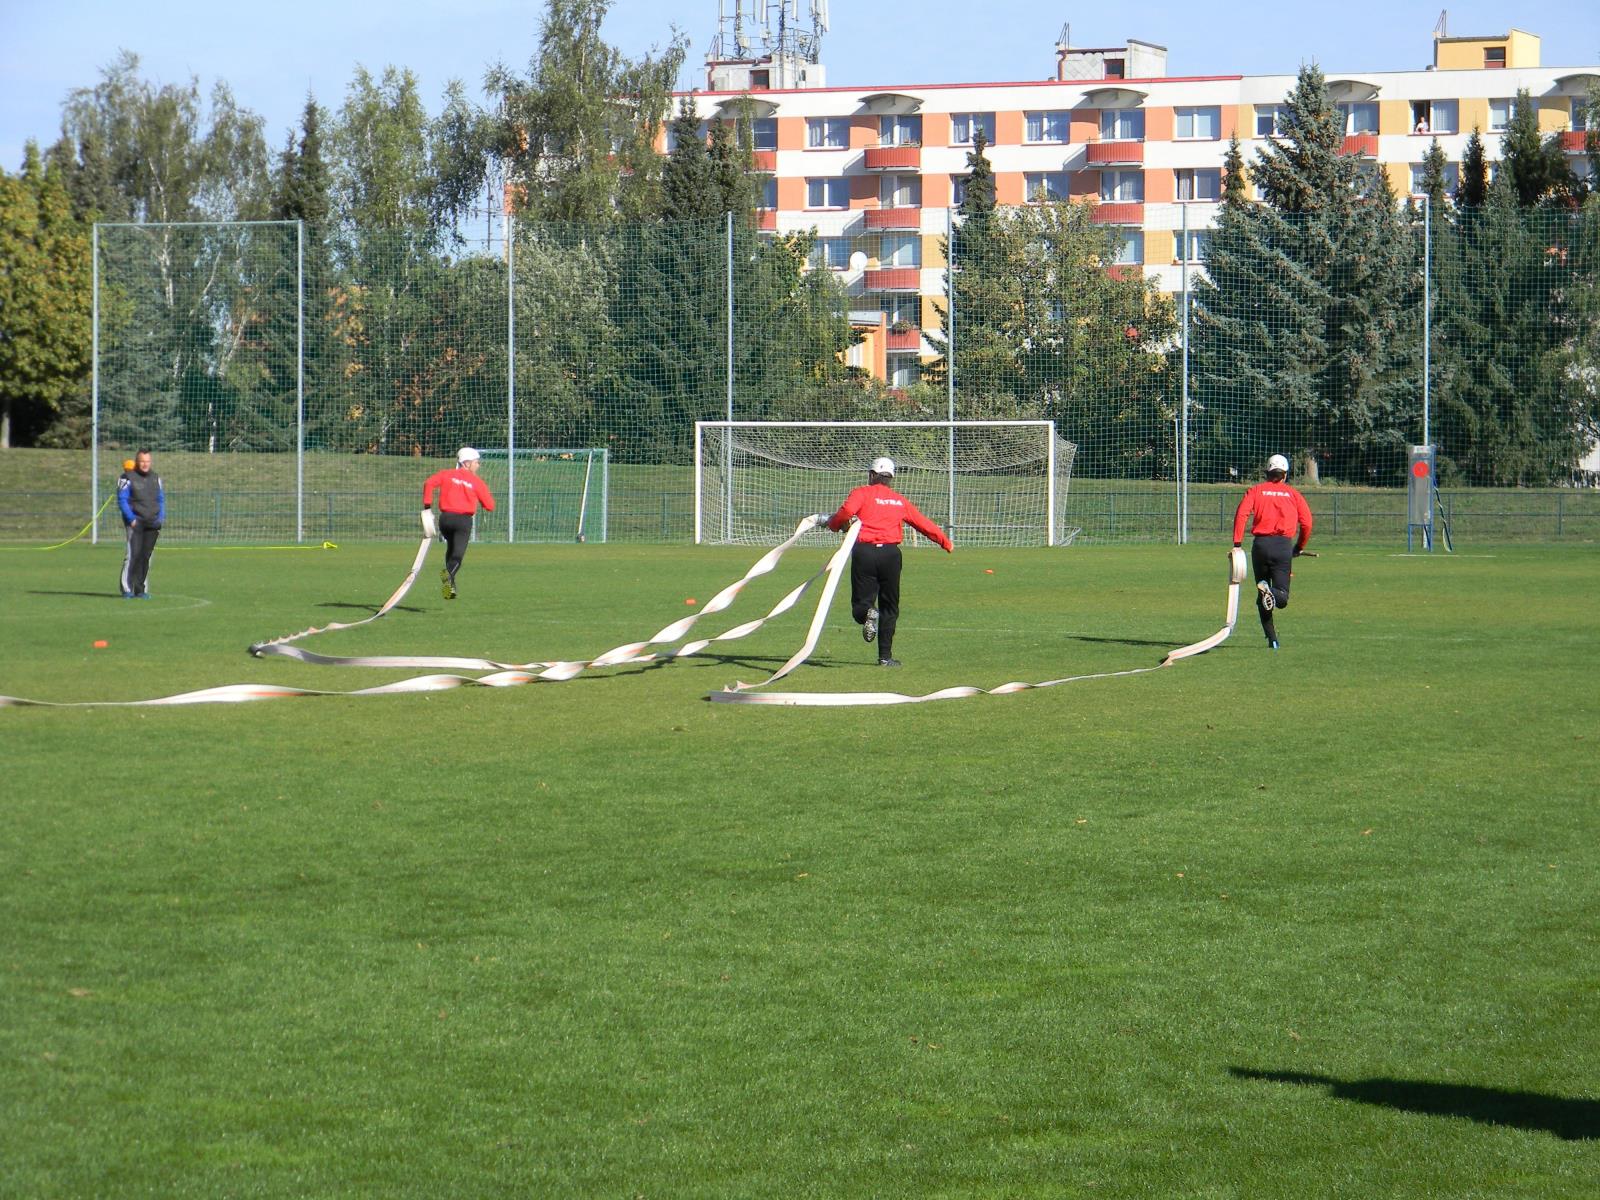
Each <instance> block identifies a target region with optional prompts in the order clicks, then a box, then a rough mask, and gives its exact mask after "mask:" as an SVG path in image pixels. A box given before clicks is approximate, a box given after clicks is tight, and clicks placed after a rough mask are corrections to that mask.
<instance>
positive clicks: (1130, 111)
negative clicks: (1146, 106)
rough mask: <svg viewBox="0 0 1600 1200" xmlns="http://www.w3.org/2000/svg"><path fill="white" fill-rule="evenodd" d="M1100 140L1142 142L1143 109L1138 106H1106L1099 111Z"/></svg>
mask: <svg viewBox="0 0 1600 1200" xmlns="http://www.w3.org/2000/svg"><path fill="white" fill-rule="evenodd" d="M1100 140H1101V141H1105V142H1142V141H1143V140H1144V110H1143V109H1140V108H1107V109H1104V110H1102V111H1101V113H1100Z"/></svg>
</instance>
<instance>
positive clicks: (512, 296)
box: [506, 212, 517, 542]
mask: <svg viewBox="0 0 1600 1200" xmlns="http://www.w3.org/2000/svg"><path fill="white" fill-rule="evenodd" d="M516 228H517V218H516V216H515V215H514V214H512V213H509V212H508V213H507V214H506V541H508V542H514V541H516V540H517V258H516V244H517V239H516V236H515V235H516Z"/></svg>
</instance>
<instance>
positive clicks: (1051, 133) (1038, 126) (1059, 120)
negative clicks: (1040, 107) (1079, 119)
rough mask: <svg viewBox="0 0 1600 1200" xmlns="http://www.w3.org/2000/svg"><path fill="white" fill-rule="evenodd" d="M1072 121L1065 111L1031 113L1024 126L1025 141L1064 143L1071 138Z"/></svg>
mask: <svg viewBox="0 0 1600 1200" xmlns="http://www.w3.org/2000/svg"><path fill="white" fill-rule="evenodd" d="M1071 130H1072V120H1071V117H1070V116H1069V115H1068V114H1067V112H1066V110H1064V109H1052V110H1051V111H1049V112H1031V113H1028V114H1027V120H1026V122H1025V124H1024V126H1023V135H1022V137H1023V140H1024V141H1028V142H1057V143H1063V142H1066V141H1068V140H1069V139H1070V138H1071Z"/></svg>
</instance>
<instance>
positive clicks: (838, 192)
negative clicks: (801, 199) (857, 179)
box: [806, 179, 850, 208]
mask: <svg viewBox="0 0 1600 1200" xmlns="http://www.w3.org/2000/svg"><path fill="white" fill-rule="evenodd" d="M849 203H850V181H849V180H848V179H808V180H806V207H807V208H845V207H847V206H848V205H849Z"/></svg>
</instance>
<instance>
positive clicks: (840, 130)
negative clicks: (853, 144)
mask: <svg viewBox="0 0 1600 1200" xmlns="http://www.w3.org/2000/svg"><path fill="white" fill-rule="evenodd" d="M849 148H850V122H849V120H848V119H847V118H845V117H810V118H808V119H807V121H806V149H808V150H848V149H849Z"/></svg>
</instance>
